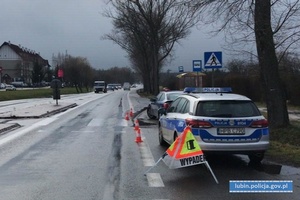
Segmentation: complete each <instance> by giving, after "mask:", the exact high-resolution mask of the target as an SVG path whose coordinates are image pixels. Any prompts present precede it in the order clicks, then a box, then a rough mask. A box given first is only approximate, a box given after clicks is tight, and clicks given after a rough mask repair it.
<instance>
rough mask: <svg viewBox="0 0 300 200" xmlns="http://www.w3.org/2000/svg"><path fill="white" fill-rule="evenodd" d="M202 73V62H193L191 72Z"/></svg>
mask: <svg viewBox="0 0 300 200" xmlns="http://www.w3.org/2000/svg"><path fill="white" fill-rule="evenodd" d="M201 71H202V60H193V72H201Z"/></svg>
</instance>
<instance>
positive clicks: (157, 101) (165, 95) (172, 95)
mask: <svg viewBox="0 0 300 200" xmlns="http://www.w3.org/2000/svg"><path fill="white" fill-rule="evenodd" d="M182 94H183V92H182V91H177V90H174V91H162V92H160V93H159V94H158V95H157V96H156V97H154V98H151V99H150V104H149V106H148V108H147V115H148V117H149V118H150V119H158V118H159V114H158V109H160V108H162V107H165V108H166V107H167V106H168V105H169V104H170V103H171V102H172V101H174V100H175V99H176V98H177V97H178V96H180V95H182Z"/></svg>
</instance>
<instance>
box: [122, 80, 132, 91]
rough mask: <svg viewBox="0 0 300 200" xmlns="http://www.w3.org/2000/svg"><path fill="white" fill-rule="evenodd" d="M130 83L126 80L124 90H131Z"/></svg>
mask: <svg viewBox="0 0 300 200" xmlns="http://www.w3.org/2000/svg"><path fill="white" fill-rule="evenodd" d="M130 86H131V85H130V83H128V82H125V83H124V84H123V90H130Z"/></svg>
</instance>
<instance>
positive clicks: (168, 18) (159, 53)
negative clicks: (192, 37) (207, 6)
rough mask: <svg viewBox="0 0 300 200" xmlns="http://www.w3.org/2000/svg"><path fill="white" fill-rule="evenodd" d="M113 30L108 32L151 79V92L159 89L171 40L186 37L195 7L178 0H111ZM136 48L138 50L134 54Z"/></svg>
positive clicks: (196, 8) (108, 37)
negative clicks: (161, 73) (160, 75)
mask: <svg viewBox="0 0 300 200" xmlns="http://www.w3.org/2000/svg"><path fill="white" fill-rule="evenodd" d="M110 2H111V5H112V6H113V8H114V11H111V12H106V16H107V17H110V18H112V19H113V24H114V32H113V33H111V34H107V35H106V36H105V38H106V39H110V40H112V41H114V42H115V43H117V44H118V45H119V46H121V47H122V48H123V49H124V50H125V51H126V52H127V53H128V55H129V57H130V60H131V61H133V64H134V65H135V68H138V69H139V72H142V73H143V75H142V76H143V79H144V81H145V79H146V78H147V80H150V81H152V82H150V84H147V83H146V84H145V85H146V86H148V85H149V89H150V93H154V94H157V93H158V92H159V72H160V70H161V68H162V66H163V65H162V63H163V61H164V60H165V59H166V58H167V57H168V56H169V55H170V54H171V52H172V49H173V47H174V44H175V43H176V42H178V41H179V40H180V39H182V38H185V37H187V35H188V34H189V29H190V28H191V27H193V26H194V25H195V23H196V22H197V20H198V18H197V17H195V14H196V13H197V10H198V7H190V6H186V5H185V4H184V3H183V2H182V1H181V0H111V1H110ZM137 52H139V53H138V54H137Z"/></svg>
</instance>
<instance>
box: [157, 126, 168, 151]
mask: <svg viewBox="0 0 300 200" xmlns="http://www.w3.org/2000/svg"><path fill="white" fill-rule="evenodd" d="M158 141H159V145H160V146H167V142H166V141H165V140H164V137H163V134H162V128H161V126H159V127H158Z"/></svg>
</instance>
